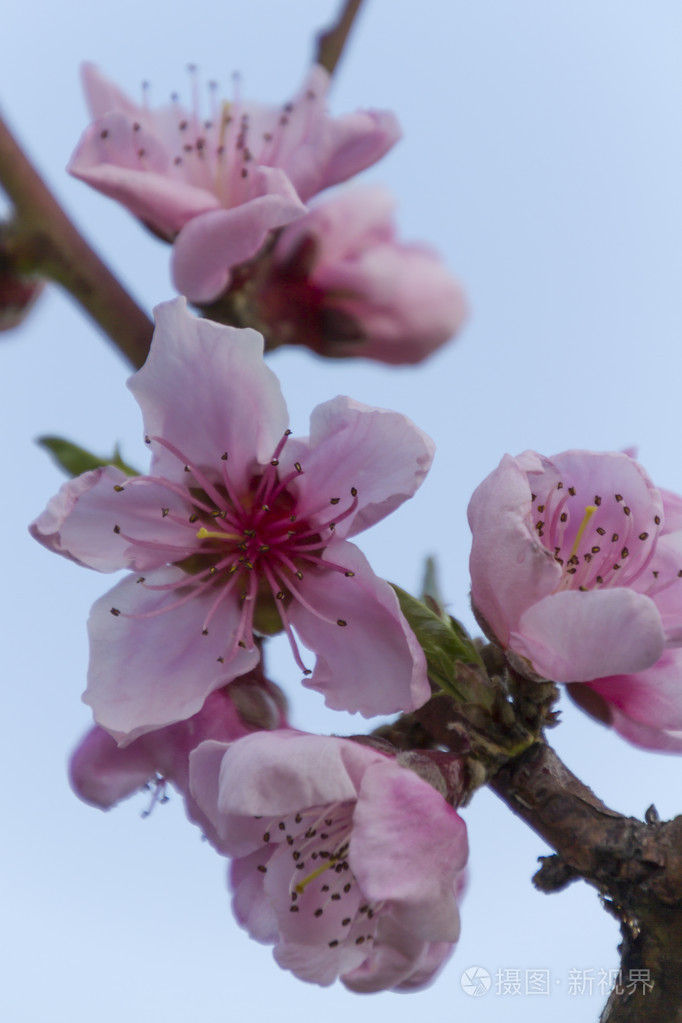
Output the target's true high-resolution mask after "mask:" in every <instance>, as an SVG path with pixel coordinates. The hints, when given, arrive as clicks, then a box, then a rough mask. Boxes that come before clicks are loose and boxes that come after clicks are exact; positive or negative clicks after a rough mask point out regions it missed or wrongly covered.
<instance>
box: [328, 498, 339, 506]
mask: <svg viewBox="0 0 682 1023" xmlns="http://www.w3.org/2000/svg"><path fill="white" fill-rule="evenodd" d="M340 500H341V498H340V497H332V498H330V500H329V503H330V504H338V503H339V501H340Z"/></svg>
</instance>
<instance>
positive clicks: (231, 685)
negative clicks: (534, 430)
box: [31, 66, 682, 992]
mask: <svg viewBox="0 0 682 1023" xmlns="http://www.w3.org/2000/svg"><path fill="white" fill-rule="evenodd" d="M84 78H85V87H86V93H87V97H88V101H89V104H90V107H91V112H92V114H93V116H94V117H95V121H94V123H93V124H92V125H91V126H90V127H89V128H88V130H87V131H86V133H85V135H84V136H83V138H82V140H81V142H80V144H79V146H78V148H77V150H76V153H75V154H74V157H73V159H72V161H71V165H70V169H71V171H72V173H73V174H75V175H77V176H78V177H80V178H82V179H83V180H84V181H86V182H88V183H89V184H91V185H93V186H94V187H95V188H97V189H99V190H100V191H102V192H104V193H105V194H107V195H109V196H111V197H113V198H115V199H117V200H119V201H120V202H122V203H123V204H124V205H125V206H126V207H128V209H130V210H131V211H132V212H133V213H134V214H135V215H136V216H137V217H138V218H139V219H140V220H141V221H143V222H144V223H145V224H146V225H147V226H148V227H150V228H151V229H152V230H153V231H154V232H155V233H156V234H157V235H159V236H160V237H162V238H164V239H165V240H167V241H169V242H172V244H173V257H172V259H173V276H174V280H175V284H176V286H177V288H178V290H179V291H181V292H182V293H183V295H185V296H187V298H189V300H190V301H192V302H193V303H194V304H195V305H197V306H200V307H203V312H204V313H205V314H206V315H207V316H208V315H210V316H211V319H208V318H203V319H199V318H196V317H195V316H193V315H192V314H191V313H190V312H189V311H188V310H187V306H186V299H185V298H184V297H183V298H178V299H176V300H175V301H173V302H168V303H166V304H164V305H161V306H159V307H158V308H157V310H156V330H155V333H154V338H153V341H152V345H151V350H150V353H149V356H148V359H147V361H146V363H145V365H144V366H143V367H142V369H141V370H139V372H137V373H136V374H135V375H134V376H133V378H132V379H131V381H130V385H129V386H130V389H131V390H132V392H133V394H134V396H135V398H136V399H137V401H138V403H139V405H140V408H141V411H142V415H143V419H144V429H145V441H146V443H147V444H148V445H149V448H150V452H151V466H150V470H149V473H148V474H147V475H129V474H127V473H126V472H124V471H123V470H122V469H121V468H117V467H114V466H113V465H106V466H102V467H100V468H97V469H95V470H93V471H90V472H86V473H84V474H83V475H82V476H79V477H78V478H76V479H72V480H70V481H69V482H67V483H66V484H65V485H64V486H63V487H62V488H61V490H60V491H59V493H58V494H57V495H56V496H55V497H54V498H53V499H52V500H51V501H50V502H49V504H48V506H47V508H46V509H45V511H44V512H43V513H42V514H41V515H40V516H39V517H38V518H37V519H36V520H35V522H34V523H33V524H32V526H31V531H32V534H33V535H34V537H35V538H36V539H37V540H38V541H39V542H40V543H42V544H43V545H44V546H45V547H47V548H48V549H50V550H52V551H54V552H56V553H59V554H61V555H63V556H64V557H66V558H69V559H71V560H72V561H75V562H77V563H78V564H80V565H83V566H86V567H88V568H92V569H95V570H97V571H101V572H105V573H110V572H115V571H119V570H121V569H124V570H128V571H129V574H128V575H127V576H126V577H125V578H123V579H122V580H121V581H119V582H118V583H117V584H116V585H115V586H114V587H113V589H112V590H110V591H109V593H107V594H106V595H105V596H104V597H102V598H101V599H100V600H98V601H97V602H96V603H95V605H94V606H93V608H92V612H91V616H90V620H89V626H88V627H89V636H90V652H91V656H90V667H89V673H88V683H87V690H86V693H85V696H84V699H85V701H86V703H88V704H89V705H90V706H91V708H92V710H93V714H94V719H95V722H96V724H95V727H94V728H93V729H92V731H91V732H90V733H89V734H88V735H87V736H86V738H85V739H84V740H83V742H82V743H81V745H80V746H79V748H78V749H77V751H76V753H75V754H74V756H73V759H72V763H71V780H72V784H73V787H74V789H75V791H76V792H77V793H78V794H79V796H80V797H81V798H82V799H84V800H85V801H86V802H89V803H91V804H93V805H95V806H98V807H101V808H104V809H108V808H109V807H111V806H113V805H114V804H115V803H117V802H118V801H119V800H121V799H123V798H124V797H126V796H128V795H130V794H131V793H132V792H134V791H137V790H138V789H139V788H141V787H144V786H151V787H152V788H153V789H154V797H153V798H154V800H156V799H158V798H159V797H163V794H164V792H165V786H166V784H167V783H171V784H173V785H174V786H175V788H176V789H177V790H178V791H179V792H180V793H181V794H182V796H183V798H184V800H185V805H186V809H187V813H188V816H189V817H190V819H191V820H193V821H194V822H195V823H197V824H198V825H199V826H200V827H201V829H202V830H203V832H204V834H205V835H206V837H207V838H208V839H209V841H210V842H211V843H212V844H213V845H214V846H215V848H216V849H217V850H218V851H219V852H220V853H221V854H222V855H224V856H226V857H229V859H230V861H231V865H230V883H231V886H232V890H233V894H234V910H235V914H236V917H237V919H238V920H239V922H240V923H241V924H242V925H243V926H244V927H245V928H246V929H247V930H248V931H249V933H250V934H251V935H252V936H253V937H254V938H256V939H257V940H259V941H262V942H266V943H268V944H272V945H274V955H275V958H276V960H277V962H278V963H279V964H280V965H281V966H283V967H285V968H287V969H290V970H292V971H293V972H294V973H295V974H296V975H297V976H299V977H301V978H302V979H304V980H308V981H314V982H316V983H319V984H330V983H332V982H333V981H334V980H335V979H337V978H341V980H342V981H343V983H344V984H345V985H346V986H347V987H348V988H350V989H352V990H355V991H367V992H370V991H378V990H383V989H387V988H391V989H416V988H419V987H421V986H423V985H424V984H427V983H429V982H430V981H431V980H432V979H433V977H434V976H435V974H436V972H437V971H438V970H439V968H440V967H441V965H442V964H443V963H444V962H445V961H446V959H447V958H448V956H449V954H450V952H451V951H452V948H453V946H454V943H455V942H456V941H457V938H458V935H459V910H458V900H459V898H460V896H461V894H462V890H463V887H464V883H465V866H466V860H467V837H466V829H465V826H464V823H463V821H462V820H461V818H460V816H459V815H458V813H457V809H456V808H457V807H458V806H459V805H460V804H461V803H462V802H464V801H465V799H466V798H467V796H468V794H469V788H470V782H471V779H470V777H469V776H468V774H467V770H466V768H465V766H464V764H463V761H462V760H461V759H460V758H459V757H458V756H455V755H454V754H451V755H448V754H444V753H443V752H442V751H440V750H435V748H434V747H435V743H431V746H430V747H429V743H428V742H426V743H424V745H425V746H426V747H427V749H426V751H424V750H420V751H419V753H416V751H412V750H411V751H409V753H408V754H405V753H399V752H398V750H397V749H396V748H394V747H392V746H390V745H389V744H388V743H385V742H384V743H383V744H382V742H381V741H380V740H378V739H374V740H373V739H367V738H366V737H363V738H365V739H366V741H364V742H363V741H354V740H348V739H341V738H331V737H321V736H313V735H308V734H305V733H302V732H300V731H297V730H294V729H293V728H292V727H290V725H289V722H288V720H287V714H286V706H285V702H284V700H283V697H282V694H281V693H280V691H279V689H278V688H277V687H276V686H275V685H273V684H272V683H271V682H270V681H269V680H268V679H267V678H266V677H265V675H264V671H263V666H262V661H261V650H262V646H263V643H264V642H265V640H266V638H267V637H268V636H271V635H273V634H275V633H278V632H283V633H284V634H285V635H286V637H287V638H288V640H289V644H290V647H291V651H292V656H293V658H294V661H295V663H296V664H297V666H298V668H299V669H300V671H301V673H302V681H303V683H304V684H305V685H307V686H309V687H311V688H313V689H315V690H317V691H318V692H320V693H321V694H322V695H323V696H324V698H325V701H326V703H327V704H328V706H329V707H331V708H333V709H339V710H346V711H351V712H359V713H361V714H363V715H365V716H366V717H370V716H373V715H377V714H392V713H397V712H405V713H408V714H409V713H411V712H415V711H418V710H419V709H420V708H421V707H422V706H423V705H424V704H426V703H427V702H428V700H429V699H430V697H431V692H432V690H431V681H430V679H429V675H428V669H427V659H426V656H425V653H424V651H423V649H422V647H421V646H420V643H419V642H418V640H417V638H416V636H415V634H414V633H413V631H412V629H411V627H410V624H409V623H408V621H407V619H406V618H405V616H404V614H403V611H402V610H401V606H400V603H399V600H398V596H397V595H396V592H395V590H394V589H393V588H392V587H391V586H390V585H389V584H388V583H387V582H386V581H384V580H383V579H380V578H378V577H377V576H376V575H375V574H374V572H373V571H372V569H371V567H370V565H369V564H368V562H367V560H366V558H365V557H364V555H363V554H362V553H361V551H360V550H359V549H358V548H357V547H356V546H355V545H354V544H353V543H352V542H351V538H353V537H354V536H355V535H356V534H358V533H360V532H361V531H363V530H365V529H367V528H368V527H370V526H372V525H374V524H375V523H377V522H379V521H380V520H381V519H383V518H384V517H385V516H386V515H388V514H389V513H391V512H392V511H394V510H395V509H396V508H398V507H399V506H400V505H401V504H402V503H403V502H404V501H405V500H407V499H408V498H410V497H412V496H413V495H414V494H415V492H416V490H417V489H418V488H419V486H420V485H421V483H422V481H423V479H424V477H425V475H426V473H427V472H428V470H429V467H430V465H431V461H432V458H433V453H434V446H433V443H432V441H431V440H430V438H429V437H427V436H426V435H425V434H424V433H423V432H422V431H421V430H419V429H418V427H416V426H415V425H414V424H413V423H412V422H411V421H410V420H408V419H407V418H406V417H405V416H403V415H400V414H399V413H397V412H391V411H388V410H385V409H378V408H372V407H368V406H365V405H362V404H360V403H358V402H356V401H353V400H352V399H350V398H347V397H337V398H334V399H333V400H330V401H326V402H324V403H323V404H321V405H318V406H317V408H315V409H314V410H313V412H312V415H311V420H310V433H309V435H308V436H307V437H294V436H293V435H292V433H291V431H290V429H289V427H288V415H287V409H286V405H285V403H284V398H283V396H282V393H281V390H280V387H279V383H278V381H277V378H276V377H275V375H274V374H273V373H272V372H271V371H270V369H269V368H268V367H267V366H266V365H265V362H264V359H263V351H264V339H263V336H261V334H259V333H257V331H256V330H254V329H252V328H253V326H257V327H258V328H260V329H261V330H262V332H263V334H265V336H266V340H267V344H268V346H269V347H274V346H277V345H281V344H305V345H307V346H308V347H310V348H311V349H313V350H314V351H316V352H318V353H320V354H323V355H333V356H339V355H362V356H366V357H369V358H374V359H379V360H382V361H385V362H388V363H406V362H407V363H414V362H418V361H419V360H421V359H422V358H424V357H425V356H426V355H428V354H429V353H430V352H432V351H433V350H434V349H435V348H437V347H439V346H440V345H442V344H443V343H444V342H445V341H446V340H447V339H448V338H449V337H450V336H451V335H452V334H453V333H454V332H455V331H456V329H457V328H458V327H459V325H460V324H461V322H462V320H463V318H464V315H465V304H464V299H463V297H462V294H461V292H460V290H459V287H458V285H457V283H456V282H455V281H454V279H453V278H452V277H451V276H450V274H449V273H448V272H447V271H446V270H445V268H444V267H443V266H442V264H441V263H440V261H439V260H438V258H437V256H436V255H435V254H434V253H433V252H431V251H430V250H428V249H426V248H425V247H423V246H417V245H404V244H401V243H400V242H398V241H397V240H396V236H395V230H394V225H393V221H392V201H391V200H390V198H389V197H388V196H387V195H386V193H385V192H384V191H383V190H381V189H379V188H376V187H372V188H367V187H366V188H364V189H357V190H355V191H351V192H346V193H338V194H336V195H334V197H333V198H331V199H327V200H324V201H320V202H317V203H316V204H313V205H312V206H311V207H309V206H308V203H309V201H310V200H311V199H312V198H313V197H314V196H316V195H317V194H318V193H320V192H321V191H323V190H324V189H326V188H328V187H329V186H331V185H335V184H337V183H340V182H344V181H346V180H347V179H349V178H350V177H352V176H353V175H355V174H356V173H358V172H359V171H361V170H363V169H364V168H366V167H368V166H369V165H370V164H372V163H373V162H375V161H376V160H377V159H379V158H380V157H381V156H382V155H383V154H384V153H385V152H387V150H388V149H389V148H390V147H391V146H392V145H393V144H394V142H395V141H396V140H397V139H398V137H399V129H398V126H397V124H396V121H395V119H394V118H393V116H392V115H391V114H388V113H376V112H370V113H357V114H353V115H349V116H346V117H342V118H338V119H333V118H331V117H330V116H329V115H328V114H327V112H326V109H325V94H326V90H327V86H328V78H329V76H328V75H327V73H326V72H325V71H323V70H322V68H319V67H315V68H313V70H312V71H311V72H310V74H309V76H308V78H307V79H306V81H305V82H304V85H303V87H302V89H301V90H300V92H299V94H298V95H297V96H296V97H295V99H294V100H293V101H292V102H291V103H288V104H286V106H284V107H283V108H280V109H274V108H268V107H262V106H258V105H256V104H253V103H244V102H242V101H241V100H240V99H238V98H237V99H235V100H234V101H233V102H232V103H222V104H218V103H217V101H215V97H214V102H213V110H212V112H211V116H210V119H209V120H208V121H206V120H203V119H202V118H201V117H200V114H199V105H198V102H197V101H196V100H195V104H194V109H193V110H192V111H191V112H187V111H185V110H183V109H182V108H181V107H180V106H179V104H178V102H177V101H174V102H173V103H172V105H171V106H169V107H167V108H164V109H161V110H159V111H156V112H154V111H151V110H150V109H148V107H147V106H142V107H140V106H136V105H135V104H133V103H131V102H130V101H129V100H128V99H127V98H126V97H125V96H124V95H123V94H122V93H120V92H119V90H118V89H116V88H115V87H114V86H113V85H112V84H111V83H109V82H108V81H107V80H106V79H104V78H103V77H102V76H101V75H100V74H99V73H98V72H97V71H96V70H95V69H94V68H92V67H89V66H88V67H86V69H85V73H84ZM221 319H222V320H223V321H226V322H229V323H230V324H232V325H230V326H225V325H222V324H221V323H220V322H215V321H216V320H221ZM469 520H470V524H471V528H472V533H473V545H472V551H471V578H472V600H473V605H474V610H475V613H476V615H477V617H478V619H479V621H480V623H481V626H482V628H483V629H484V631H485V632H486V634H487V636H488V637H489V639H490V640H491V641H492V642H494V643H495V644H496V645H497V646H498V647H500V648H502V650H504V652H505V655H506V657H507V660H508V662H509V664H511V665H512V667H513V668H514V669H515V670H516V671H517V672H518V673H520V674H522V675H524V676H525V677H526V678H527V679H529V680H531V681H539V680H544V679H551V680H554V681H558V682H564V683H567V684H568V685H569V686H570V691H571V694H572V695H573V696H574V698H575V699H576V700H577V702H578V703H579V704H580V705H581V706H584V707H585V708H586V709H588V710H590V711H591V712H592V713H593V714H596V716H598V717H599V718H600V719H601V720H603V721H605V722H606V723H608V724H610V725H612V726H613V727H614V728H615V729H616V730H617V731H618V732H619V733H620V734H621V735H623V736H624V737H625V738H626V739H628V740H630V741H631V742H633V743H635V744H637V745H640V746H643V747H645V748H654V749H665V750H670V751H677V752H682V687H680V685H679V676H680V670H682V499H680V498H678V497H675V496H673V495H671V494H668V493H666V492H664V491H660V490H658V489H656V488H655V487H654V486H653V484H652V483H651V481H650V480H649V478H648V476H647V475H646V473H645V472H644V470H643V469H642V468H641V466H640V465H639V464H638V463H637V462H636V461H635V460H634V459H633V458H632V457H630V456H629V455H627V454H618V453H611V454H593V453H589V452H582V451H569V452H565V453H564V454H562V455H558V456H556V457H554V458H552V459H547V458H544V457H542V456H540V455H538V454H536V453H534V452H525V453H524V454H522V455H520V456H519V457H517V458H512V457H510V456H505V458H504V459H503V460H502V462H501V464H500V466H499V467H498V468H497V469H496V470H495V471H494V472H493V473H492V474H491V475H490V476H489V477H488V478H487V479H486V480H485V481H484V482H483V483H482V484H481V485H480V486H479V488H478V489H477V491H476V492H475V494H474V496H473V498H472V500H471V504H470V507H469ZM424 610H425V611H426V610H427V609H426V608H424ZM440 624H442V623H440ZM306 651H309V652H310V653H307V652H306ZM309 664H310V666H309ZM410 753H411V754H414V755H409V754H410ZM443 757H445V760H444V759H443Z"/></svg>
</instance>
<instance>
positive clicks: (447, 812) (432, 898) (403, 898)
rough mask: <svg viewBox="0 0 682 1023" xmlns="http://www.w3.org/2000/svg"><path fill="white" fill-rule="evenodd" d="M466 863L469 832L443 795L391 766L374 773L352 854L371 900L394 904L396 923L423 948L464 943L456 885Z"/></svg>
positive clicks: (367, 779) (358, 815) (365, 785)
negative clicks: (424, 945) (436, 943)
mask: <svg viewBox="0 0 682 1023" xmlns="http://www.w3.org/2000/svg"><path fill="white" fill-rule="evenodd" d="M467 857H468V844H467V834H466V825H465V824H464V821H463V820H462V819H461V817H459V815H458V814H457V813H456V812H455V811H454V810H453V809H452V807H451V806H449V805H448V803H446V802H445V800H444V799H443V797H442V796H441V795H440V793H438V792H436V790H435V789H433V788H431V786H430V785H428V784H427V783H426V782H424V781H422V779H421V778H419V777H417V775H416V774H413V773H412V771H409V770H405V769H396V765H395V764H394V763H392V762H391V761H390V760H388V759H385V760H384V761H383V763H376V764H372V765H371V766H370V767H368V769H367V770H366V771H365V774H364V776H363V779H362V786H361V788H360V796H359V798H358V802H357V806H356V808H355V813H354V815H353V839H352V842H351V848H350V854H349V860H350V865H351V869H352V871H353V873H354V874H355V876H356V878H357V879H358V882H359V884H360V887H361V888H362V890H363V891H364V893H365V895H366V896H367V898H368V899H370V900H371V901H372V902H382V901H384V900H390V907H391V914H392V916H394V917H395V919H396V920H397V921H398V923H399V924H400V925H401V926H402V927H404V928H406V930H408V931H410V933H411V934H414V935H416V936H417V937H418V938H421V939H422V940H424V941H446V942H451V941H457V938H458V937H459V912H458V909H457V901H456V897H455V893H456V882H457V876H458V874H459V873H460V872H461V871H462V870H463V869H464V867H465V866H466V862H467ZM417 863H418V864H419V870H415V864H417Z"/></svg>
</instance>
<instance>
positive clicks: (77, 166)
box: [67, 113, 220, 240]
mask: <svg viewBox="0 0 682 1023" xmlns="http://www.w3.org/2000/svg"><path fill="white" fill-rule="evenodd" d="M67 170H68V171H69V173H70V174H73V176H74V177H76V178H78V179H79V180H80V181H84V182H85V183H86V184H88V185H91V186H92V187H93V188H96V189H97V190H98V191H99V192H102V193H103V194H104V195H107V196H108V197H109V198H110V199H116V200H117V201H118V202H120V203H122V204H123V205H124V206H125V207H126V208H127V209H128V210H130V212H131V213H132V214H134V216H136V217H139V219H140V220H142V221H143V222H144V223H146V224H149V225H150V226H151V227H152V228H154V230H155V231H157V232H158V233H159V234H161V235H163V236H164V237H166V238H168V239H169V240H172V239H173V238H174V237H175V235H176V234H177V233H178V231H179V230H180V229H181V228H182V227H183V226H184V225H185V224H186V223H187V222H188V221H189V220H191V219H192V218H193V217H197V216H199V215H200V214H205V213H207V212H208V211H209V210H214V209H218V208H219V207H220V202H219V200H218V198H217V197H216V196H215V195H214V194H213V193H212V192H211V191H209V190H208V189H206V188H201V187H200V186H197V185H194V184H192V183H190V182H189V181H184V180H182V178H179V177H175V176H173V174H172V173H171V166H170V159H169V156H168V153H167V151H166V149H165V148H164V146H163V143H162V142H161V141H159V139H158V137H157V136H156V135H155V134H154V133H153V132H151V131H148V130H147V129H146V128H144V127H143V126H140V127H139V128H138V130H137V131H133V129H132V125H131V121H130V118H129V117H128V116H126V115H124V114H120V113H109V114H106V115H105V116H104V117H100V118H98V119H97V120H96V121H95V122H94V123H93V124H91V125H90V126H89V127H88V128H87V129H86V130H85V132H84V133H83V135H82V136H81V139H80V141H79V143H78V146H77V147H76V150H75V152H74V154H73V156H72V157H71V160H70V161H69V164H68V167H67Z"/></svg>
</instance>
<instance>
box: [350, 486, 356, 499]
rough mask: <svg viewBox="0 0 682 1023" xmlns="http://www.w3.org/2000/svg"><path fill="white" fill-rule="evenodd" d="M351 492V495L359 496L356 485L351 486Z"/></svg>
mask: <svg viewBox="0 0 682 1023" xmlns="http://www.w3.org/2000/svg"><path fill="white" fill-rule="evenodd" d="M350 494H351V497H357V496H358V492H357V489H356V488H355V487H351V488H350Z"/></svg>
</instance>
